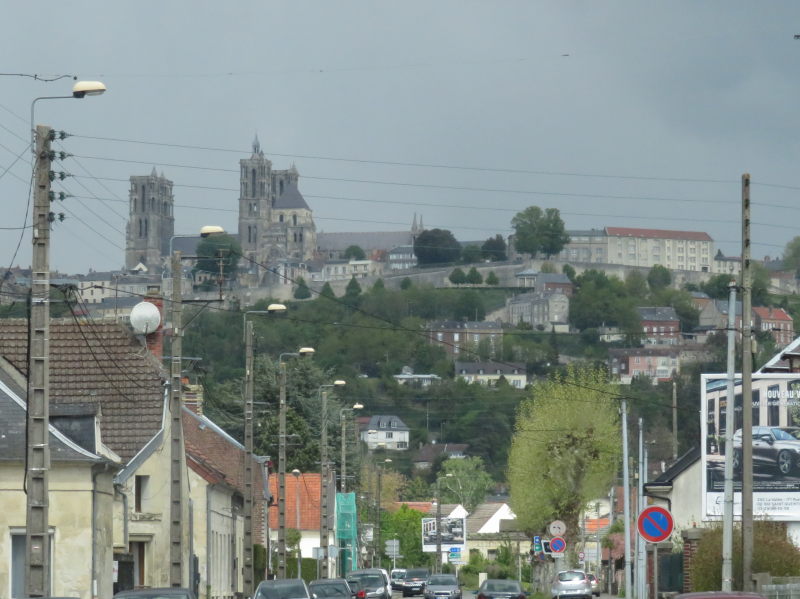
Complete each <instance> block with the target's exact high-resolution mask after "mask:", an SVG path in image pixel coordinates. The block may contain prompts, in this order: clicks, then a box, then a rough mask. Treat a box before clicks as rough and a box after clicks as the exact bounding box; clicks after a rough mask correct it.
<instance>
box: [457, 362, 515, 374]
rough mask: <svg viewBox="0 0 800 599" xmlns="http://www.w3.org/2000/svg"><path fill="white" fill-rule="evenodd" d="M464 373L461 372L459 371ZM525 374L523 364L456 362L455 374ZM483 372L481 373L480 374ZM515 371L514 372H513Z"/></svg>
mask: <svg viewBox="0 0 800 599" xmlns="http://www.w3.org/2000/svg"><path fill="white" fill-rule="evenodd" d="M462 370H463V371H465V372H463V373H462V372H461V371H462ZM498 370H499V371H500V374H526V372H527V371H526V370H525V364H524V363H523V362H456V363H455V372H456V374H457V375H459V374H497V371H498ZM481 371H483V372H481ZM515 371H516V372H515Z"/></svg>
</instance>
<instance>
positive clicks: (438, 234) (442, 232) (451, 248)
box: [414, 229, 461, 265]
mask: <svg viewBox="0 0 800 599" xmlns="http://www.w3.org/2000/svg"><path fill="white" fill-rule="evenodd" d="M414 255H415V256H416V257H417V262H419V264H421V265H424V264H447V263H451V262H455V261H456V260H458V257H459V256H460V255H461V244H460V243H458V241H457V240H456V238H455V237H454V236H453V234H452V233H451V232H450V231H448V230H446V229H428V230H426V231H423V232H422V233H420V234H419V235H418V236H417V238H416V240H414Z"/></svg>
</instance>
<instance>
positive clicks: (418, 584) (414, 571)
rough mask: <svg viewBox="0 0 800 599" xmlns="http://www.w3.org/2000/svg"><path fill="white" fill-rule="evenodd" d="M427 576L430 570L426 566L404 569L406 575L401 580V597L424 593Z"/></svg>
mask: <svg viewBox="0 0 800 599" xmlns="http://www.w3.org/2000/svg"><path fill="white" fill-rule="evenodd" d="M428 576H430V572H429V571H428V570H427V568H409V569H408V570H406V577H405V580H403V597H411V596H412V595H422V594H424V593H425V581H426V580H428Z"/></svg>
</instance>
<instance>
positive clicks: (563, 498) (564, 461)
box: [508, 366, 622, 548]
mask: <svg viewBox="0 0 800 599" xmlns="http://www.w3.org/2000/svg"><path fill="white" fill-rule="evenodd" d="M617 393H618V391H617V386H616V385H613V384H611V383H608V382H607V375H606V373H605V371H603V370H600V369H591V368H586V367H577V366H570V367H569V368H568V369H567V370H566V372H564V373H557V374H555V375H554V376H552V377H551V378H550V379H548V380H547V381H546V382H544V383H540V384H537V385H535V386H534V387H533V389H532V392H531V397H529V398H528V399H526V400H524V401H523V403H522V404H521V405H520V408H519V412H518V415H517V425H516V431H515V433H514V438H513V441H512V444H511V453H510V456H509V461H508V481H509V484H510V486H511V507H512V509H513V510H514V513H515V514H516V515H517V522H518V523H519V524H520V525H521V526H522V528H523V529H524V530H526V531H528V532H530V533H532V534H535V533H540V532H544V530H545V528H546V526H547V524H548V523H549V522H552V521H553V520H562V521H563V522H564V523H565V524H566V526H567V532H566V534H565V537H566V541H567V547H568V548H573V547H575V541H576V540H577V539H578V538H579V536H580V532H579V526H578V523H579V516H580V513H581V511H582V510H583V509H584V507H585V506H586V505H587V503H589V502H590V501H592V500H594V499H597V498H598V497H605V496H606V495H608V489H609V488H610V487H611V485H612V483H613V482H614V479H615V478H616V476H617V472H618V471H619V466H620V455H621V452H622V442H621V432H620V424H619V413H618V401H617V398H616V397H617Z"/></svg>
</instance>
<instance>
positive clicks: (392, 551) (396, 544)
mask: <svg viewBox="0 0 800 599" xmlns="http://www.w3.org/2000/svg"><path fill="white" fill-rule="evenodd" d="M384 548H385V549H386V551H385V553H386V555H388V556H389V557H397V556H398V554H399V553H400V541H398V540H397V539H389V540H388V541H386V542H385V543H384Z"/></svg>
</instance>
